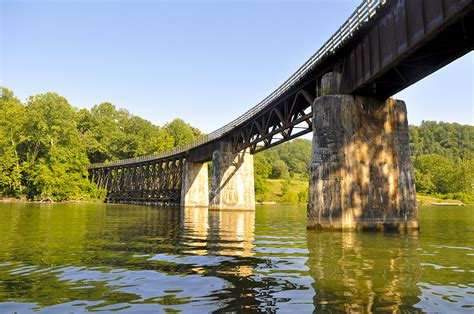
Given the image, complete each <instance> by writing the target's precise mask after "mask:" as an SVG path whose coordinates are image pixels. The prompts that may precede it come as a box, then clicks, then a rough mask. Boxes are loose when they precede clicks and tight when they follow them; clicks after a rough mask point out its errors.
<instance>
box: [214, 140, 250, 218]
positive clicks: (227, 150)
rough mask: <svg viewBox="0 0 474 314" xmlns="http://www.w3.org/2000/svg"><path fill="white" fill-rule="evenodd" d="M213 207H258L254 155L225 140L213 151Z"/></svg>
mask: <svg viewBox="0 0 474 314" xmlns="http://www.w3.org/2000/svg"><path fill="white" fill-rule="evenodd" d="M209 208H210V209H244V210H255V192H254V178H253V156H252V155H251V154H250V153H249V152H248V150H245V151H242V152H239V153H236V154H234V153H233V152H232V145H231V144H230V143H226V142H222V143H220V144H219V148H218V149H217V150H216V151H214V153H213V154H212V175H211V191H210V196H209Z"/></svg>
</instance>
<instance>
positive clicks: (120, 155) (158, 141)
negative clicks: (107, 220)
mask: <svg viewBox="0 0 474 314" xmlns="http://www.w3.org/2000/svg"><path fill="white" fill-rule="evenodd" d="M0 92H1V98H0V193H1V195H2V196H3V197H14V198H25V199H30V200H72V199H96V198H99V197H100V194H99V193H100V191H98V190H97V188H96V187H95V185H94V184H91V183H90V182H89V180H88V173H87V170H86V168H85V165H87V164H90V163H99V162H108V161H113V160H118V159H124V158H130V157H136V156H140V155H144V154H151V153H160V152H163V151H166V150H169V149H171V148H173V147H175V146H177V145H184V144H187V143H189V142H192V141H193V140H194V139H195V138H197V137H198V136H200V135H202V133H201V131H199V130H198V129H196V128H194V127H192V126H190V125H189V124H187V123H185V122H184V121H183V120H181V119H175V120H173V121H172V122H170V123H168V124H166V125H164V126H162V127H159V126H156V125H154V124H152V123H151V122H149V121H147V120H145V119H142V118H140V117H138V116H134V115H131V114H130V113H129V112H128V111H126V110H124V109H117V108H116V107H115V106H114V105H113V104H111V103H108V102H104V103H101V104H98V105H95V106H93V107H92V108H91V109H90V110H87V109H81V110H77V109H75V108H74V107H73V106H71V105H70V104H69V102H68V101H67V100H66V98H64V97H62V96H60V95H58V94H56V93H45V94H38V95H34V96H31V97H29V98H28V99H27V101H26V102H21V101H20V100H19V99H18V98H17V97H15V96H14V94H13V92H12V91H10V90H8V89H6V88H1V90H0Z"/></svg>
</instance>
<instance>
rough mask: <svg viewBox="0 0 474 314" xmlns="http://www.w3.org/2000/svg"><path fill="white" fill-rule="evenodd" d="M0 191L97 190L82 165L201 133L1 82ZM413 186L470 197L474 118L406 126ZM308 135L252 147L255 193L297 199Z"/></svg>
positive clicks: (53, 197) (39, 194)
mask: <svg viewBox="0 0 474 314" xmlns="http://www.w3.org/2000/svg"><path fill="white" fill-rule="evenodd" d="M0 91H1V98H0V193H1V195H2V197H4V198H18V199H26V200H43V201H62V200H94V199H98V198H102V197H103V196H104V195H103V191H102V193H101V191H98V190H97V188H96V187H95V185H94V184H92V183H90V182H89V180H88V174H87V170H86V168H85V167H84V166H85V165H87V164H89V163H96V162H107V161H113V160H117V159H123V158H130V157H136V156H140V155H144V154H150V153H159V152H163V151H166V150H168V149H171V148H173V147H175V146H180V145H183V144H187V143H189V142H192V141H193V140H194V139H196V138H197V137H199V136H201V135H202V134H203V133H202V132H201V131H200V130H198V129H197V128H195V127H193V126H191V125H189V124H188V123H186V122H185V121H183V120H182V119H175V120H173V121H171V122H169V123H167V124H165V125H163V126H157V125H154V124H152V123H151V122H149V121H147V120H145V119H143V118H140V117H138V116H134V115H132V114H130V113H129V112H128V111H127V110H124V109H118V108H116V107H115V106H114V105H113V104H111V103H108V102H104V103H101V104H97V105H94V106H93V107H92V108H91V109H90V110H88V109H80V110H78V109H76V108H74V107H73V106H71V105H70V104H69V102H68V101H67V99H65V98H64V97H62V96H60V95H58V94H56V93H51V92H50V93H45V94H38V95H34V96H30V97H29V98H28V99H27V100H26V101H25V102H22V101H20V100H19V99H18V98H17V97H15V96H14V94H13V92H12V91H10V90H8V89H6V88H1V90H0ZM410 147H411V151H412V155H413V162H414V166H415V179H416V188H417V193H418V194H421V195H433V196H436V197H441V198H452V199H458V200H461V201H463V202H473V201H474V191H473V185H474V182H473V179H474V126H471V125H460V124H457V123H445V122H434V121H423V122H422V123H421V125H420V126H410ZM310 162H311V141H309V140H307V139H296V140H293V141H291V142H287V143H285V144H282V145H279V146H276V147H274V148H272V149H269V150H266V151H264V152H262V153H259V154H256V155H254V165H255V190H256V199H257V200H258V201H275V202H292V203H294V202H305V201H306V199H307V182H308V170H309V166H310Z"/></svg>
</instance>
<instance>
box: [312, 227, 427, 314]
mask: <svg viewBox="0 0 474 314" xmlns="http://www.w3.org/2000/svg"><path fill="white" fill-rule="evenodd" d="M307 239H308V249H309V258H308V262H307V265H308V267H309V268H310V274H311V276H312V277H313V278H314V280H315V282H314V284H313V286H314V290H315V291H316V295H315V297H314V304H315V308H316V310H319V311H327V310H329V311H343V312H357V313H370V312H373V311H383V312H392V313H398V312H403V311H413V310H414V309H416V307H414V305H415V304H417V303H418V302H419V301H420V299H419V298H418V297H417V296H419V295H421V289H420V288H419V287H418V285H417V284H418V283H419V282H420V281H421V275H422V270H421V265H420V256H419V251H418V250H417V248H418V247H419V243H418V237H417V235H416V234H415V233H414V234H411V235H403V236H399V235H390V234H355V233H351V232H344V233H321V232H312V231H308V234H307Z"/></svg>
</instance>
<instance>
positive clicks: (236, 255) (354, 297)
mask: <svg viewBox="0 0 474 314" xmlns="http://www.w3.org/2000/svg"><path fill="white" fill-rule="evenodd" d="M419 210H420V225H421V229H420V232H419V233H417V234H416V233H411V234H408V235H400V234H393V233H370V232H366V233H353V232H346V233H341V232H316V231H310V230H306V209H305V207H304V206H288V205H284V206H283V205H281V206H274V205H272V206H257V209H256V211H255V212H242V211H223V212H219V211H208V210H207V209H181V210H180V209H176V208H159V207H149V206H138V205H113V204H110V205H106V204H53V205H51V204H14V203H11V204H10V203H4V204H0V312H1V313H11V312H19V313H29V312H35V313H36V312H40V313H42V312H45V313H46V312H47V313H50V312H55V311H56V312H58V313H65V312H86V311H105V312H109V311H124V312H127V313H129V312H138V313H144V312H150V313H152V312H165V311H166V312H175V311H185V312H194V313H195V312H213V311H239V312H240V311H245V310H248V311H265V312H276V311H278V312H290V311H291V312H293V313H308V312H313V311H315V310H316V311H327V312H339V311H343V312H352V311H356V312H372V311H384V312H394V311H427V312H458V311H466V312H469V311H471V313H472V311H474V206H466V207H436V206H420V208H419Z"/></svg>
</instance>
